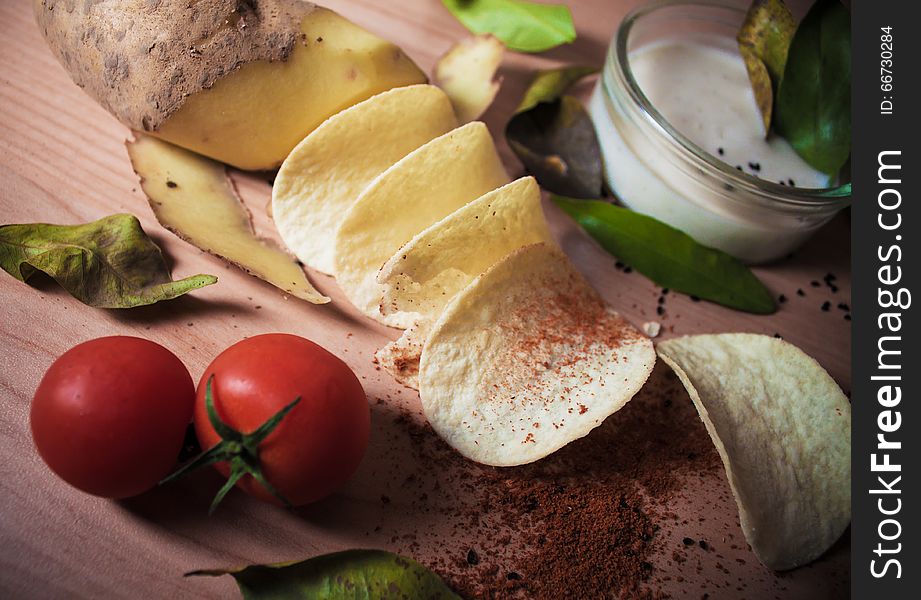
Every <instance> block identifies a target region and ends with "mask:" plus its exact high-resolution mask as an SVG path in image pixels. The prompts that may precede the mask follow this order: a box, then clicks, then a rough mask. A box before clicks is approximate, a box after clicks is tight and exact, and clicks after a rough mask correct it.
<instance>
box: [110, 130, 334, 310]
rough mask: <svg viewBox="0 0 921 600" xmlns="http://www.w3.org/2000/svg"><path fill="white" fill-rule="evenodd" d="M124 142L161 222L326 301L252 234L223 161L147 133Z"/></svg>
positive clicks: (289, 261)
mask: <svg viewBox="0 0 921 600" xmlns="http://www.w3.org/2000/svg"><path fill="white" fill-rule="evenodd" d="M126 145H127V147H128V155H129V156H130V158H131V164H132V166H133V167H134V172H135V173H137V175H138V176H139V177H140V179H141V188H142V189H143V190H144V193H145V194H146V195H147V199H148V202H149V203H150V207H151V208H152V209H153V212H154V215H156V217H157V220H158V221H159V222H160V224H161V225H163V226H164V227H165V228H167V229H168V230H170V231H172V232H173V233H175V234H176V235H177V236H179V237H180V238H182V239H183V240H185V241H187V242H189V243H190V244H192V245H193V246H196V247H198V248H201V249H202V250H204V251H205V252H210V253H211V254H214V255H216V256H219V257H221V258H223V259H224V260H227V261H229V262H231V263H233V264H235V265H237V266H238V267H240V268H241V269H243V270H244V271H246V272H247V273H249V274H250V275H254V276H255V277H258V278H260V279H262V280H263V281H267V282H268V283H271V284H272V285H274V286H275V287H277V288H279V289H281V290H283V291H285V292H287V293H289V294H291V295H292V296H294V297H296V298H301V299H302V300H306V301H308V302H312V303H313V304H325V303H327V302H329V298H328V297H326V296H324V295H323V294H321V293H320V292H318V291H317V290H316V289H314V287H313V286H312V285H310V282H309V281H307V276H306V275H305V274H304V270H303V269H301V267H300V265H298V264H297V262H296V261H295V260H294V259H293V258H291V257H290V256H288V255H287V254H285V253H284V252H283V251H282V250H280V249H278V248H276V247H275V246H274V245H271V244H270V243H269V242H267V241H266V240H262V239H259V238H258V237H256V234H255V233H254V232H253V225H252V222H251V220H250V214H249V211H247V210H246V207H245V206H243V203H242V202H240V198H239V197H238V196H237V193H236V190H234V188H233V185H232V184H231V182H230V180H229V179H228V178H227V171H226V169H225V168H224V165H222V164H221V163H218V162H215V161H213V160H211V159H208V158H205V157H203V156H200V155H198V154H194V153H192V152H189V151H188V150H184V149H182V148H180V147H178V146H173V145H172V144H169V143H167V142H163V141H160V140H158V139H156V138H152V137H150V136H146V135H145V136H141V135H139V136H138V138H137V139H136V140H135V141H133V142H128V143H127V144H126Z"/></svg>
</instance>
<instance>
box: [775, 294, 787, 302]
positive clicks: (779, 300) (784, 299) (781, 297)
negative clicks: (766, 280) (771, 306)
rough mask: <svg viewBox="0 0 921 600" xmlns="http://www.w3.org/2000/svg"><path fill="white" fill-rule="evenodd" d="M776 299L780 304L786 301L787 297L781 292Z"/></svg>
mask: <svg viewBox="0 0 921 600" xmlns="http://www.w3.org/2000/svg"><path fill="white" fill-rule="evenodd" d="M777 301H778V302H780V303H781V304H783V303H784V302H786V301H787V297H786V296H784V295H783V294H781V295H779V296H777Z"/></svg>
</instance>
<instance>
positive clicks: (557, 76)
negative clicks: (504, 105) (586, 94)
mask: <svg viewBox="0 0 921 600" xmlns="http://www.w3.org/2000/svg"><path fill="white" fill-rule="evenodd" d="M598 71H599V69H598V67H585V66H570V67H560V68H558V69H547V70H546V71H538V72H537V74H536V75H535V76H534V79H532V80H531V83H530V84H529V85H528V89H527V90H525V92H524V96H523V97H522V98H521V102H520V103H519V104H518V108H516V109H515V113H516V114H517V113H521V112H525V111H526V110H530V109H532V108H534V107H535V106H537V105H538V104H540V103H541V102H553V101H554V100H556V99H557V98H559V97H560V96H562V95H563V93H564V92H566V90H568V89H569V88H570V87H571V86H572V85H573V84H574V83H576V82H577V81H579V80H580V79H582V78H583V77H588V76H589V75H594V74H595V73H597V72H598Z"/></svg>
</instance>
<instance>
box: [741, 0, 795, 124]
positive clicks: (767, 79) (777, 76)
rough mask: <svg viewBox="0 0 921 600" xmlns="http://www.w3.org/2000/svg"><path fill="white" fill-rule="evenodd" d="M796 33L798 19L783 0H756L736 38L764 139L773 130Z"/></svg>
mask: <svg viewBox="0 0 921 600" xmlns="http://www.w3.org/2000/svg"><path fill="white" fill-rule="evenodd" d="M795 31H796V20H795V19H794V18H793V14H792V13H791V12H790V9H789V8H787V5H786V4H784V2H783V0H754V2H752V4H751V6H750V7H749V9H748V13H747V14H746V15H745V21H744V22H743V23H742V27H741V29H739V33H738V35H737V36H736V40H737V41H738V44H739V53H740V54H741V55H742V58H743V59H744V61H745V67H746V68H747V69H748V78H749V80H750V81H751V83H752V90H753V91H754V94H755V101H756V102H757V104H758V109H759V110H760V111H761V116H762V119H763V122H764V134H765V136H767V135H768V133H769V132H770V129H771V116H772V111H773V106H774V95H775V92H776V91H777V88H778V86H779V85H780V80H781V79H782V78H783V72H784V66H785V65H786V63H787V52H788V50H789V49H790V42H791V41H792V40H793V34H794V32H795Z"/></svg>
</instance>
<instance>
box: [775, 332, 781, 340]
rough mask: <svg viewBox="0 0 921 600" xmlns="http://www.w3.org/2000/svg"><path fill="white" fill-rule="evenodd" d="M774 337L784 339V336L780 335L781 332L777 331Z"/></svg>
mask: <svg viewBox="0 0 921 600" xmlns="http://www.w3.org/2000/svg"><path fill="white" fill-rule="evenodd" d="M774 337H775V338H777V339H778V340H782V339H783V336H782V335H780V334H779V333H776V332H775V333H774Z"/></svg>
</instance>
